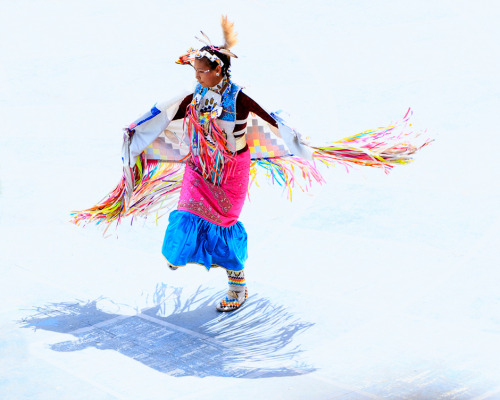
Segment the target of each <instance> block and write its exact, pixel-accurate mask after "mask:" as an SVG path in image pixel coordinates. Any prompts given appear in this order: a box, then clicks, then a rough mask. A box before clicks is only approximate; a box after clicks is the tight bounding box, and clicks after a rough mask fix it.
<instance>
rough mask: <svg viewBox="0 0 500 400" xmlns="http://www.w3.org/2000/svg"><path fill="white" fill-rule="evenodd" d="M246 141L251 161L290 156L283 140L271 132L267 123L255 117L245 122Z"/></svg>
mask: <svg viewBox="0 0 500 400" xmlns="http://www.w3.org/2000/svg"><path fill="white" fill-rule="evenodd" d="M246 139H247V144H248V147H249V148H250V156H251V158H252V159H253V160H255V159H259V158H274V157H284V156H289V155H290V151H289V150H288V147H287V146H286V144H285V142H284V141H283V139H282V138H280V137H278V136H277V135H275V134H274V133H273V132H272V131H271V129H270V128H269V124H268V123H267V122H265V121H264V120H263V119H261V118H257V117H256V116H254V117H249V118H248V120H247V134H246Z"/></svg>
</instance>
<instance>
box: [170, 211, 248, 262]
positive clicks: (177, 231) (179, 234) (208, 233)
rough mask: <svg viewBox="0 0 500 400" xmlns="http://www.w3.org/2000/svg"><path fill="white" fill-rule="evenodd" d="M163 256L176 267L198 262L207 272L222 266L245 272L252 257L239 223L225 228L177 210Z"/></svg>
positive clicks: (244, 232)
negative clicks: (246, 262) (246, 263)
mask: <svg viewBox="0 0 500 400" xmlns="http://www.w3.org/2000/svg"><path fill="white" fill-rule="evenodd" d="M162 253H163V255H164V256H165V258H166V259H167V261H168V262H169V263H170V264H171V265H173V266H175V267H180V266H184V265H186V264H188V263H196V264H202V265H204V266H205V268H207V270H210V267H211V266H220V267H223V268H225V269H229V270H232V271H241V270H242V269H243V268H244V266H245V261H246V259H247V258H248V253H247V233H246V231H245V228H244V227H243V224H242V223H241V222H239V221H238V222H236V224H234V225H232V226H229V227H223V226H219V225H216V224H214V223H212V222H209V221H207V220H204V219H203V218H201V217H199V216H197V215H195V214H191V213H190V212H188V211H180V210H176V211H172V212H171V213H170V216H169V219H168V227H167V231H166V232H165V239H164V241H163V249H162Z"/></svg>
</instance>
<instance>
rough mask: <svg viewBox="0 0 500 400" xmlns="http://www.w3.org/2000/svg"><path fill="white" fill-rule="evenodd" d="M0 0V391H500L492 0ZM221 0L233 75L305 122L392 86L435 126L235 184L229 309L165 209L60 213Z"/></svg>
mask: <svg viewBox="0 0 500 400" xmlns="http://www.w3.org/2000/svg"><path fill="white" fill-rule="evenodd" d="M0 5H1V21H2V22H1V24H0V51H1V59H2V61H1V63H0V116H1V120H2V130H1V133H0V135H1V139H2V140H1V146H0V149H1V157H0V174H1V175H0V232H1V235H2V236H1V238H2V239H1V241H0V268H1V279H0V360H1V362H0V398H1V399H2V400H6V399H9V400H10V399H16V400H18V399H37V400H38V399H43V400H45V399H50V400H56V399H71V400H74V399H86V400H88V399H96V400H101V399H133V400H137V399H140V400H142V399H160V398H161V399H200V398H203V399H219V398H223V397H228V396H231V397H236V398H238V399H242V400H243V399H257V398H258V399H285V398H286V399H381V398H384V399H385V398H387V399H500V362H499V360H500V344H499V343H500V294H499V290H498V280H499V277H500V273H499V268H498V267H499V255H500V254H499V250H498V245H499V242H500V240H499V239H500V228H499V226H500V224H499V223H500V211H499V208H498V205H499V200H500V199H499V193H500V192H499V188H498V182H499V178H500V177H499V168H498V161H497V160H496V149H498V148H499V145H500V139H499V136H500V135H498V132H497V130H498V128H497V117H498V110H499V108H500V78H499V74H498V71H499V70H500V68H499V67H500V62H499V61H500V55H499V50H498V38H499V37H500V28H499V25H498V18H499V14H500V13H499V10H500V5H499V4H498V2H497V1H481V0H480V1H474V2H472V1H463V0H453V1H452V0H437V1H411V2H410V1H406V0H404V1H397V2H396V1H388V0H386V1H384V0H376V1H368V0H356V1H315V0H313V1H306V2H304V1H300V2H299V1H282V0H268V1H261V0H249V1H239V0H235V1H232V2H224V1H218V0H213V1H210V2H206V1H205V2H202V1H190V2H178V1H167V0H163V1H160V0H148V1H144V2H138V1H117V0H114V1H113V0H105V1H97V0H86V1H64V2H63V1H59V0H45V1H35V0H18V1H15V2H13V1H7V0H2V1H1V2H0ZM222 13H227V14H229V16H230V19H233V20H234V21H235V23H236V29H237V31H238V32H239V38H240V43H239V44H238V45H237V47H235V49H234V51H235V53H236V54H238V55H239V59H238V60H237V61H236V62H234V66H233V77H234V79H235V81H237V82H238V83H240V84H242V85H244V86H246V88H247V89H246V90H247V93H249V94H250V95H251V96H252V97H253V98H255V99H256V100H257V101H258V102H259V103H260V104H262V105H263V106H265V107H267V108H268V109H269V110H276V109H283V110H286V111H287V112H288V113H289V114H290V115H291V116H292V117H293V118H294V121H295V125H296V127H297V128H299V129H300V130H301V131H302V132H303V133H304V134H306V135H308V136H310V137H311V138H312V139H313V140H315V141H319V142H322V141H324V140H327V139H338V138H341V137H344V136H347V135H349V134H353V133H356V132H359V131H363V130H365V129H369V128H372V127H376V126H380V125H384V124H387V123H391V122H394V121H396V120H398V119H399V118H401V117H402V116H403V115H404V113H405V112H406V110H407V108H408V107H412V109H413V110H414V112H415V114H414V126H415V127H418V128H421V129H427V134H428V136H430V137H433V138H435V139H436V142H435V143H434V144H433V145H432V146H430V147H428V148H426V149H425V150H424V151H422V152H421V154H418V155H417V157H416V161H415V162H414V163H413V164H410V165H408V166H402V167H400V168H396V169H395V170H394V171H393V172H392V173H391V174H389V175H388V176H385V175H384V174H383V173H382V172H381V171H378V170H367V169H366V168H365V169H355V170H353V171H351V172H350V173H346V172H345V170H344V169H343V168H342V167H335V168H332V169H329V170H325V176H326V178H327V181H328V184H327V185H325V186H317V185H316V186H315V187H314V188H313V189H312V190H311V191H310V192H309V193H307V194H302V193H296V194H295V197H294V201H293V203H289V202H287V200H286V198H285V196H283V195H282V194H281V192H280V190H279V189H278V188H275V187H269V186H267V185H266V184H265V183H263V184H262V185H261V188H256V187H254V188H253V189H252V193H251V202H249V203H247V204H246V206H245V208H244V211H243V214H242V217H241V220H242V221H243V223H244V224H245V226H246V228H247V231H248V234H249V253H250V258H249V260H248V265H247V269H246V275H247V281H248V284H249V290H250V298H249V300H248V303H247V304H246V305H245V307H244V308H242V309H241V310H240V311H238V312H236V313H233V314H229V315H227V314H223V315H221V314H218V313H217V312H216V311H215V310H214V305H215V303H216V302H217V300H218V299H219V298H220V297H221V296H222V295H223V293H224V290H225V285H226V280H225V275H224V272H223V271H221V270H217V269H215V270H213V271H211V272H210V273H207V272H206V271H205V270H204V269H203V268H202V267H199V266H192V267H189V268H186V269H182V270H178V271H175V272H172V271H170V270H168V269H167V268H166V265H165V262H164V260H163V257H162V255H161V253H160V248H161V244H162V239H163V233H164V230H165V227H166V223H167V220H166V218H163V219H160V220H159V221H158V224H157V225H156V224H155V223H154V222H153V221H151V222H147V223H142V222H140V221H138V222H136V223H135V224H134V226H133V227H132V228H131V227H129V226H128V225H126V224H125V225H123V226H121V227H120V228H119V230H118V231H116V232H115V231H113V232H111V233H112V234H111V237H109V238H106V239H105V238H103V236H102V234H101V230H99V229H96V228H93V227H87V228H85V229H82V228H77V227H75V226H73V225H71V224H69V223H68V219H69V212H70V211H71V210H74V209H82V208H86V207H88V206H90V205H92V204H94V203H95V202H96V201H97V200H99V199H100V198H101V197H102V196H104V195H105V194H106V193H107V192H108V191H109V190H110V189H111V188H112V187H114V185H115V184H116V182H117V181H118V179H119V177H120V174H121V165H120V149H121V127H123V126H125V125H127V124H128V123H129V122H130V121H131V120H133V119H134V118H135V117H136V116H138V115H139V114H141V113H142V112H143V111H144V110H147V109H148V108H149V107H151V105H152V104H154V103H155V102H156V101H161V100H163V99H166V98H169V97H171V95H172V94H175V93H177V92H179V91H181V90H183V89H185V88H187V89H189V88H191V87H192V86H193V84H194V77H193V74H192V71H191V70H190V69H189V68H186V67H180V66H178V65H175V64H174V62H173V61H174V60H175V59H176V57H177V56H178V55H180V54H182V53H183V52H184V51H185V50H187V48H189V47H190V46H198V43H197V41H196V40H195V39H193V36H194V35H195V34H196V33H197V32H198V30H199V29H203V30H204V32H206V33H207V34H208V36H209V37H211V38H212V40H213V41H214V42H216V43H217V42H219V41H220V38H221V34H220V28H219V25H218V21H219V17H220V15H221V14H222ZM312 116H314V118H313V117H312Z"/></svg>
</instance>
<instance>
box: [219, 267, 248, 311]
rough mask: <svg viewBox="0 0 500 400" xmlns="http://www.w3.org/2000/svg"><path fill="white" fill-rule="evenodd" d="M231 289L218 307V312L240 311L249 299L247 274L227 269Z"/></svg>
mask: <svg viewBox="0 0 500 400" xmlns="http://www.w3.org/2000/svg"><path fill="white" fill-rule="evenodd" d="M226 272H227V278H228V281H229V282H228V283H229V288H228V291H227V295H226V297H225V298H224V299H222V301H221V302H220V303H219V304H218V305H217V310H218V311H234V310H236V309H238V308H239V307H240V306H241V305H242V304H243V303H244V302H245V300H246V299H247V297H248V290H247V284H246V282H245V272H244V271H243V270H241V271H231V270H229V269H226Z"/></svg>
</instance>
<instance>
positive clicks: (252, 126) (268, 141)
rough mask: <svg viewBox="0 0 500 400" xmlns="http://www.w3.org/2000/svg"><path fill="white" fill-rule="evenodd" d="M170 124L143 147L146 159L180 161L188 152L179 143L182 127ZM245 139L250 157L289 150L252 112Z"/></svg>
mask: <svg viewBox="0 0 500 400" xmlns="http://www.w3.org/2000/svg"><path fill="white" fill-rule="evenodd" d="M179 128H180V127H177V126H175V127H174V126H170V125H169V127H168V129H165V130H164V131H163V132H162V133H161V134H160V136H158V137H157V138H156V139H155V140H154V141H153V143H151V144H150V145H149V146H148V147H146V148H145V149H144V153H145V155H146V157H147V159H148V160H160V161H180V160H182V159H183V158H184V157H185V156H186V155H187V154H188V153H189V147H188V145H187V144H186V143H181V142H180V140H179V138H180V137H181V136H182V128H180V129H179ZM246 140H247V144H248V147H249V149H250V157H251V158H252V159H253V160H255V159H262V158H274V157H285V156H289V155H290V150H288V147H287V146H286V144H285V142H284V141H283V139H282V138H281V137H279V136H278V135H276V134H274V133H273V132H272V131H271V128H270V125H269V124H268V123H267V122H266V121H264V120H263V119H261V118H259V117H257V116H256V115H254V114H252V115H251V116H249V117H248V119H247V132H246Z"/></svg>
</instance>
